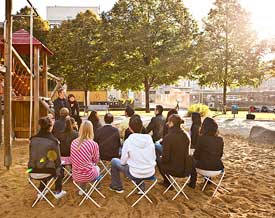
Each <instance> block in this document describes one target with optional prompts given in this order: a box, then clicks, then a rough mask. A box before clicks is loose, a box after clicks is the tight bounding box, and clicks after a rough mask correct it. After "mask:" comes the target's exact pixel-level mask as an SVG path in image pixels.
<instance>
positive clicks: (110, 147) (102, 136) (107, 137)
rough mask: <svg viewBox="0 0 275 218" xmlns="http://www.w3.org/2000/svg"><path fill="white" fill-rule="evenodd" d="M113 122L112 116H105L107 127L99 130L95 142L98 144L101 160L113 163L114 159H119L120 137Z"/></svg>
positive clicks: (108, 114)
mask: <svg viewBox="0 0 275 218" xmlns="http://www.w3.org/2000/svg"><path fill="white" fill-rule="evenodd" d="M113 121H114V117H113V115H112V114H110V113H107V114H105V116H104V122H105V125H104V126H103V127H100V128H99V129H97V131H96V133H95V142H97V143H98V146H99V153H100V159H101V160H107V161H111V160H112V158H115V157H119V150H120V148H121V142H120V135H119V130H118V129H117V128H116V127H113V126H112V123H113Z"/></svg>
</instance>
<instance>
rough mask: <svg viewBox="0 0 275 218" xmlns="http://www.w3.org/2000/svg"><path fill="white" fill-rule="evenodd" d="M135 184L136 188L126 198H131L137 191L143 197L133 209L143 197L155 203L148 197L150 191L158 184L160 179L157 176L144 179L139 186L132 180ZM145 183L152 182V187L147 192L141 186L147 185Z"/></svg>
mask: <svg viewBox="0 0 275 218" xmlns="http://www.w3.org/2000/svg"><path fill="white" fill-rule="evenodd" d="M131 181H132V183H133V184H134V186H135V188H134V189H133V190H132V191H131V192H130V193H129V194H128V195H127V197H126V198H128V197H130V196H131V195H132V194H133V193H134V192H135V191H136V190H138V191H139V192H140V193H141V196H140V197H139V198H138V199H137V200H136V201H135V202H134V203H133V204H132V206H131V207H134V206H135V205H136V204H137V203H138V202H139V201H140V200H141V199H142V198H143V197H145V198H146V199H147V200H148V201H149V202H150V203H151V204H152V203H153V202H152V200H151V199H150V198H149V197H148V196H147V194H148V193H149V191H150V190H151V189H152V188H153V187H154V186H155V185H156V184H157V181H158V179H157V178H156V177H155V176H151V177H149V178H146V179H143V180H142V181H141V182H140V183H139V184H136V182H135V181H133V180H131ZM145 181H151V182H152V184H151V186H150V187H149V188H148V189H147V190H146V191H143V190H142V189H141V188H140V186H141V185H142V184H143V183H145Z"/></svg>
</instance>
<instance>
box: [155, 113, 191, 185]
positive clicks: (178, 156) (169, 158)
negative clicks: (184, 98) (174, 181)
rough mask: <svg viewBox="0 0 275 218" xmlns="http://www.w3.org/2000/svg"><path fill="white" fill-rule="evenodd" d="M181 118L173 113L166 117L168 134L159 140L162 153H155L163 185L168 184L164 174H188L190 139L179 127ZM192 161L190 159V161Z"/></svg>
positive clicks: (177, 175) (181, 175) (180, 175)
mask: <svg viewBox="0 0 275 218" xmlns="http://www.w3.org/2000/svg"><path fill="white" fill-rule="evenodd" d="M182 122H183V120H182V119H181V118H180V116H179V115H177V114H173V115H171V116H169V118H168V126H169V130H168V134H167V135H166V136H165V137H164V139H163V140H162V142H161V145H162V153H161V154H160V153H159V152H158V154H157V164H158V168H159V171H160V173H161V175H162V177H163V179H164V181H163V185H164V186H165V187H168V186H169V185H170V183H169V181H168V179H167V178H166V177H165V175H166V174H169V175H171V176H175V177H179V178H181V177H185V176H188V175H189V174H190V171H191V170H190V168H191V167H190V164H192V163H188V162H187V161H188V160H189V159H188V155H189V145H190V139H189V137H188V135H187V134H186V132H185V131H184V130H182V129H181V124H182ZM190 162H192V161H190Z"/></svg>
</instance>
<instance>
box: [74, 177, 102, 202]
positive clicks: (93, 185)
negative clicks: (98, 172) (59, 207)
mask: <svg viewBox="0 0 275 218" xmlns="http://www.w3.org/2000/svg"><path fill="white" fill-rule="evenodd" d="M101 180H102V176H99V177H97V178H96V179H95V180H94V181H92V182H89V183H87V184H88V185H90V188H88V191H86V190H84V189H83V188H82V187H81V186H80V185H79V184H77V182H75V181H73V183H74V185H75V186H76V187H77V188H78V189H79V190H80V191H81V192H82V193H83V194H84V197H83V199H82V201H81V202H80V203H79V206H81V205H82V204H83V203H84V201H86V200H88V199H89V200H91V201H92V202H93V203H94V204H95V205H96V206H97V207H100V205H99V204H98V203H97V202H96V201H95V200H94V199H93V198H92V197H91V194H92V193H93V192H94V191H96V192H97V193H98V194H99V195H100V196H101V197H102V198H105V196H104V195H103V194H102V193H101V192H100V191H99V190H98V189H97V186H98V184H99V183H100V181H101Z"/></svg>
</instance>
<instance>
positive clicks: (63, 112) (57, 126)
mask: <svg viewBox="0 0 275 218" xmlns="http://www.w3.org/2000/svg"><path fill="white" fill-rule="evenodd" d="M68 116H69V110H68V108H65V107H63V108H61V109H60V119H59V120H56V121H55V123H54V126H53V134H54V136H55V137H56V138H57V139H59V137H60V134H61V133H62V132H64V130H65V126H66V117H68Z"/></svg>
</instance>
